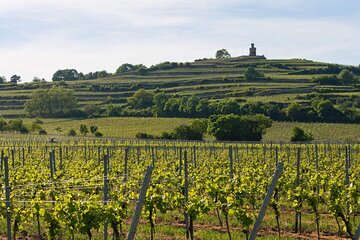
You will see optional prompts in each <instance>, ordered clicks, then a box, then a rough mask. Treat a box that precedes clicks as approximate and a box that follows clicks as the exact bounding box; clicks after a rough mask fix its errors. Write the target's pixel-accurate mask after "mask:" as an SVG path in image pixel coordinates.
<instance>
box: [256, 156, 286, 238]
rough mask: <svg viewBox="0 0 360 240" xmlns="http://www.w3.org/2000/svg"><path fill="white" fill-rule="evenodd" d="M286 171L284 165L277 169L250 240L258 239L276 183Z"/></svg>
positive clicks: (281, 164)
mask: <svg viewBox="0 0 360 240" xmlns="http://www.w3.org/2000/svg"><path fill="white" fill-rule="evenodd" d="M283 169H284V164H283V163H279V164H278V165H277V167H276V171H275V173H274V177H273V179H272V181H271V184H270V187H269V188H268V190H267V193H266V196H265V199H264V202H263V204H262V205H261V209H260V212H259V215H258V217H257V218H256V222H255V224H254V228H253V229H252V231H251V234H250V238H249V239H250V240H255V239H256V235H257V232H258V231H259V229H260V226H261V223H262V220H263V218H264V216H265V213H266V209H267V207H268V205H269V203H270V200H271V197H272V196H273V194H274V191H275V186H276V183H277V181H278V180H279V178H280V176H281V174H282V171H283Z"/></svg>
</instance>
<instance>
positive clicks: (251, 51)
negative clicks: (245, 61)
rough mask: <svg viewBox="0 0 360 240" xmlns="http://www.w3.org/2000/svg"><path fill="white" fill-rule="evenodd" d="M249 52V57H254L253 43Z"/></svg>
mask: <svg viewBox="0 0 360 240" xmlns="http://www.w3.org/2000/svg"><path fill="white" fill-rule="evenodd" d="M249 50H250V54H249V56H251V57H256V47H254V43H252V44H251V48H250V49H249Z"/></svg>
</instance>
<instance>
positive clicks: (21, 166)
mask: <svg viewBox="0 0 360 240" xmlns="http://www.w3.org/2000/svg"><path fill="white" fill-rule="evenodd" d="M0 152H1V166H0V167H1V173H0V178H1V181H0V187H1V191H0V199H1V202H0V204H1V205H0V233H1V234H2V236H3V239H6V238H8V239H134V238H133V237H134V236H135V239H255V237H256V236H257V238H258V239H298V238H300V239H320V238H321V239H342V238H353V239H357V237H358V236H359V234H360V229H359V227H358V226H359V223H360V162H359V160H360V145H359V144H338V143H332V144H330V143H329V144H328V143H317V144H315V143H314V144H285V143H276V144H275V143H266V144H265V143H263V144H260V143H208V142H176V141H140V140H139V141H137V140H111V139H107V140H91V139H87V140H67V141H62V142H58V143H49V142H46V141H42V140H40V139H36V140H35V139H34V140H30V139H26V140H20V139H14V140H4V139H3V140H1V142H0ZM139 219H140V220H139Z"/></svg>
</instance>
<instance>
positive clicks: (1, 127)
mask: <svg viewBox="0 0 360 240" xmlns="http://www.w3.org/2000/svg"><path fill="white" fill-rule="evenodd" d="M6 126H7V122H6V121H5V119H4V118H2V117H0V132H3V131H5V130H6Z"/></svg>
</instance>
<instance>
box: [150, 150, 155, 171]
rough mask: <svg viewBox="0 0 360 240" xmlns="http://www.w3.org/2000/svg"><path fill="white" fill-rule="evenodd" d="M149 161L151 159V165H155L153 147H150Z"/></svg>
mask: <svg viewBox="0 0 360 240" xmlns="http://www.w3.org/2000/svg"><path fill="white" fill-rule="evenodd" d="M151 161H152V166H153V167H154V166H155V156H154V147H151Z"/></svg>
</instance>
